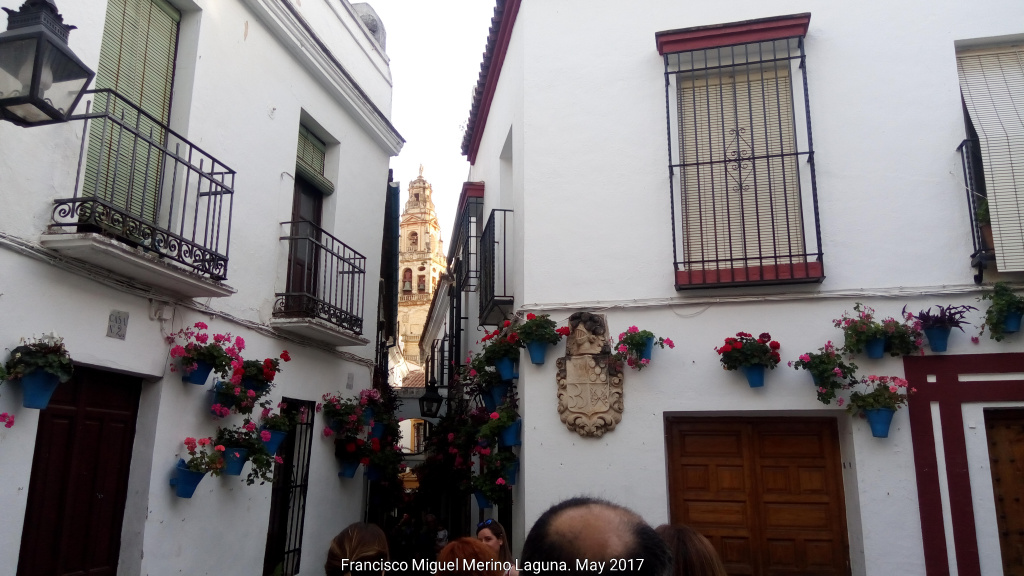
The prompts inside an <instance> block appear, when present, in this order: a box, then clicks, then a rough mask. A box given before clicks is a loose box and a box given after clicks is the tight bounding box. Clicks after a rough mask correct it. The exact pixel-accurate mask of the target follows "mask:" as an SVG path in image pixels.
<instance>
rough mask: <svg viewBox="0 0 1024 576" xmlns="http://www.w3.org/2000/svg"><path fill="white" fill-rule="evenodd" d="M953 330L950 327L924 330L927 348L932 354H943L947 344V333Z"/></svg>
mask: <svg viewBox="0 0 1024 576" xmlns="http://www.w3.org/2000/svg"><path fill="white" fill-rule="evenodd" d="M952 330H953V328H951V327H950V326H940V327H937V328H925V329H924V334H925V336H927V337H928V347H929V348H931V349H932V352H945V351H946V346H947V345H948V344H949V333H950V332H951V331H952Z"/></svg>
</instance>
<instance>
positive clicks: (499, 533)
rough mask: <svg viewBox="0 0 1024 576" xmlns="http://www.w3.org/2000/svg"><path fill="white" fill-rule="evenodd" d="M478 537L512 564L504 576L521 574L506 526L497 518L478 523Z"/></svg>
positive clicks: (500, 557)
mask: <svg viewBox="0 0 1024 576" xmlns="http://www.w3.org/2000/svg"><path fill="white" fill-rule="evenodd" d="M476 537H477V540H480V541H481V542H483V543H484V544H486V545H487V547H488V548H490V549H491V550H493V551H494V554H495V555H496V556H497V557H498V560H500V561H501V562H507V563H509V564H511V565H512V567H511V568H509V569H508V570H506V571H505V575H504V576H519V571H518V570H516V568H515V563H516V559H515V558H513V557H512V549H511V548H509V545H508V535H506V534H505V527H504V526H502V525H501V524H500V523H499V522H498V521H497V520H495V519H493V518H488V519H487V520H484V521H483V522H481V523H479V524H477V525H476Z"/></svg>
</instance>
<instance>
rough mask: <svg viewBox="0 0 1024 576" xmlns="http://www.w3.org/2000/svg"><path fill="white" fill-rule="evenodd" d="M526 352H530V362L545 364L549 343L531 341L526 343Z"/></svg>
mask: <svg viewBox="0 0 1024 576" xmlns="http://www.w3.org/2000/svg"><path fill="white" fill-rule="evenodd" d="M526 350H527V351H529V352H530V362H533V363H534V364H543V363H544V360H545V359H546V357H547V355H548V343H547V342H541V341H539V340H530V341H529V342H527V343H526Z"/></svg>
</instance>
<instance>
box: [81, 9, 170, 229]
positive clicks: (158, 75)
mask: <svg viewBox="0 0 1024 576" xmlns="http://www.w3.org/2000/svg"><path fill="white" fill-rule="evenodd" d="M180 20H181V15H180V13H179V12H178V11H177V10H175V9H174V8H173V7H172V6H170V5H169V4H167V3H166V2H165V1H164V0H109V1H108V3H107V16H106V23H105V24H104V28H103V41H102V44H101V46H100V65H99V70H98V71H97V74H96V87H97V88H109V89H111V90H114V91H115V92H117V93H118V94H119V95H121V96H122V97H123V98H124V99H125V100H128V101H130V102H131V103H132V104H134V105H135V106H138V107H139V108H141V109H142V110H143V111H144V112H146V113H147V114H149V115H150V116H152V117H153V118H154V119H156V120H157V122H153V121H152V120H150V119H149V118H146V117H145V116H142V115H140V114H138V113H137V112H136V111H135V110H134V109H133V108H131V107H128V106H124V105H122V104H121V103H120V102H111V103H110V108H109V109H110V110H111V111H112V113H113V114H114V115H115V116H116V117H118V118H121V117H122V114H123V118H124V122H125V123H126V124H128V125H130V126H132V127H136V126H137V127H138V130H139V131H140V132H141V133H142V134H143V135H145V136H146V137H147V138H149V139H151V140H152V141H154V142H157V143H160V144H163V143H164V142H165V140H166V136H167V135H166V131H165V130H164V126H165V125H167V124H168V122H169V119H170V103H171V86H172V82H173V79H174V58H175V53H176V49H177V38H178V22H179V21H180ZM107 104H108V103H107V102H106V97H105V96H103V95H100V96H98V97H97V98H96V101H95V102H94V103H93V110H95V111H99V110H103V109H105V107H106V106H107ZM103 124H104V122H94V123H93V124H92V126H91V127H90V131H89V156H88V161H87V164H86V174H85V192H86V193H87V194H90V195H93V196H97V197H99V198H102V199H104V200H107V201H108V202H111V203H113V204H114V205H115V206H117V207H119V208H120V209H122V210H125V211H127V212H129V213H130V214H132V215H134V216H137V217H140V218H142V219H144V220H148V221H150V222H154V223H155V222H156V220H157V206H158V204H159V199H158V195H159V192H160V179H161V174H162V167H163V155H162V154H161V153H160V151H159V150H158V149H156V148H154V147H152V146H150V145H148V144H147V143H146V142H145V141H143V140H141V139H137V138H135V137H134V136H133V135H132V134H131V133H129V132H127V131H122V130H119V129H117V128H116V125H115V124H113V123H111V122H106V125H107V130H106V132H107V133H106V135H105V136H104V134H103V132H104V130H103V128H104V126H103Z"/></svg>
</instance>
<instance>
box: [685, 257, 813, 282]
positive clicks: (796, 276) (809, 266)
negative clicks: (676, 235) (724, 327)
mask: <svg viewBox="0 0 1024 576" xmlns="http://www.w3.org/2000/svg"><path fill="white" fill-rule="evenodd" d="M824 277H825V276H824V273H823V272H822V267H821V262H806V263H801V264H771V265H768V266H748V267H746V268H723V269H721V270H677V271H676V286H694V285H703V284H709V285H714V284H733V283H737V284H742V283H747V282H772V281H780V282H785V281H788V280H801V279H804V280H815V279H817V280H820V279H823V278H824Z"/></svg>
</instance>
